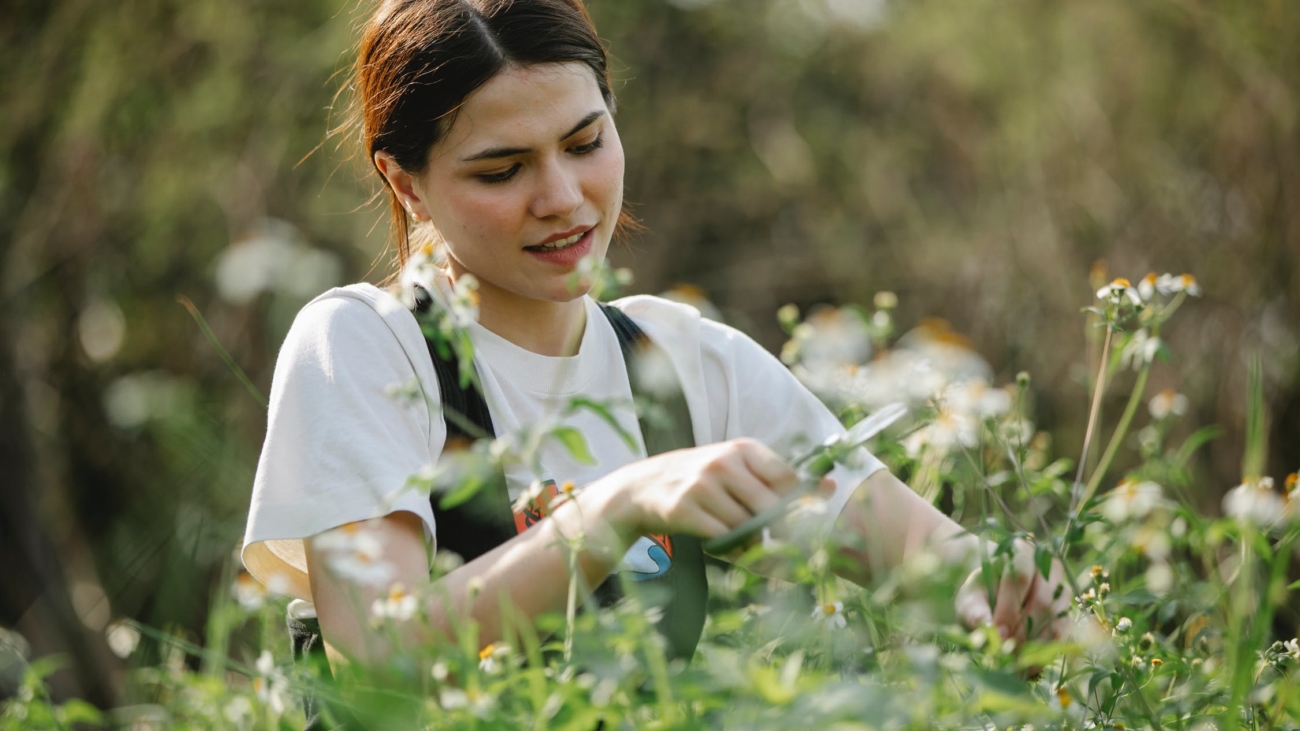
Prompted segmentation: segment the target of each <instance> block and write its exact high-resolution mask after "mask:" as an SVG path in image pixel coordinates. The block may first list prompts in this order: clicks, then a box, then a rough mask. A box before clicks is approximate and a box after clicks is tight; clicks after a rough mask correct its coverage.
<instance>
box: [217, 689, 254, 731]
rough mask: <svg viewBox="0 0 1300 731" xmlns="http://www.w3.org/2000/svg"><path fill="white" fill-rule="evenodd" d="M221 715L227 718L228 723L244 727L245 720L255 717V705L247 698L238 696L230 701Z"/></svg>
mask: <svg viewBox="0 0 1300 731" xmlns="http://www.w3.org/2000/svg"><path fill="white" fill-rule="evenodd" d="M221 715H223V716H225V717H226V720H227V721H229V722H231V723H233V724H235V725H237V726H241V727H242V726H243V722H244V719H248V718H252V716H253V704H252V703H250V702H249V700H248V698H247V697H245V696H242V695H237V696H235V697H234V698H231V699H230V702H229V703H227V704H226V707H225V708H224V709H223V710H222V712H221Z"/></svg>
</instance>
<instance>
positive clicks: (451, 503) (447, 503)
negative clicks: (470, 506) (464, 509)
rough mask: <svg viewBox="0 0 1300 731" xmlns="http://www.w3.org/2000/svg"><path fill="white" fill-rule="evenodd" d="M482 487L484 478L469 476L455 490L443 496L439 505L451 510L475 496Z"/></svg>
mask: <svg viewBox="0 0 1300 731" xmlns="http://www.w3.org/2000/svg"><path fill="white" fill-rule="evenodd" d="M482 487H483V479H482V478H480V477H478V476H473V477H467V478H465V481H464V482H462V483H460V484H459V485H457V486H456V488H455V489H454V490H449V491H447V494H446V495H443V496H442V499H441V500H439V501H438V507H439V508H441V509H443V510H451V509H452V508H454V507H456V506H457V505H461V504H463V503H465V502H467V501H468V500H469V499H470V498H472V497H474V495H476V494H477V493H478V491H479V489H480V488H482Z"/></svg>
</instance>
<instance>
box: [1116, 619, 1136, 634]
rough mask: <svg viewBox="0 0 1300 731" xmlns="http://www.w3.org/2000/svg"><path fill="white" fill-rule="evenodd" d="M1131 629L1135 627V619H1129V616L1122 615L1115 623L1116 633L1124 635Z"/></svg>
mask: <svg viewBox="0 0 1300 731" xmlns="http://www.w3.org/2000/svg"><path fill="white" fill-rule="evenodd" d="M1131 629H1133V620H1131V619H1129V618H1128V617H1120V618H1119V621H1118V622H1116V623H1115V632H1116V634H1121V635H1122V634H1124V633H1125V632H1128V631H1129V630H1131Z"/></svg>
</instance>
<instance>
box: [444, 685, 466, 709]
mask: <svg viewBox="0 0 1300 731" xmlns="http://www.w3.org/2000/svg"><path fill="white" fill-rule="evenodd" d="M438 704H439V705H441V706H442V708H443V710H446V711H455V710H459V709H461V708H465V707H467V706H468V705H469V695H468V694H467V693H465V691H463V690H461V689H460V688H443V689H442V690H441V691H440V692H439V693H438Z"/></svg>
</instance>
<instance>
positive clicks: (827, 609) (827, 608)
mask: <svg viewBox="0 0 1300 731" xmlns="http://www.w3.org/2000/svg"><path fill="white" fill-rule="evenodd" d="M822 613H823V614H834V613H835V605H834V604H823V605H822Z"/></svg>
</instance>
